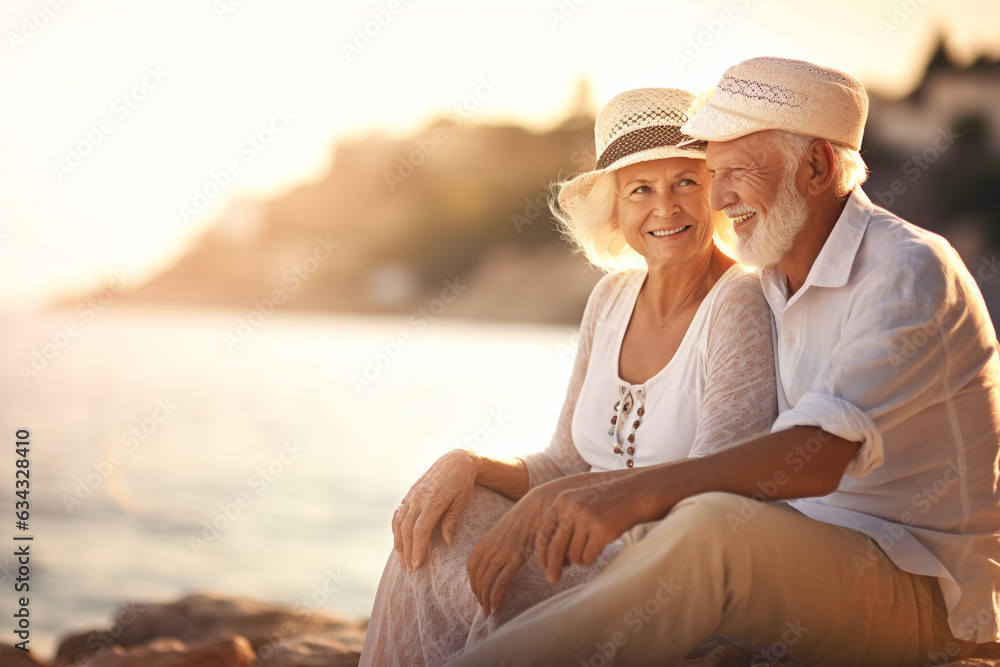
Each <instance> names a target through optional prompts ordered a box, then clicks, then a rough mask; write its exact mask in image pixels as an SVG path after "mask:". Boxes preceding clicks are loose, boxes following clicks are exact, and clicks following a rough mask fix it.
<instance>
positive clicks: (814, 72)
mask: <svg viewBox="0 0 1000 667" xmlns="http://www.w3.org/2000/svg"><path fill="white" fill-rule="evenodd" d="M867 110H868V98H867V95H866V94H865V92H864V89H863V88H862V86H861V85H860V84H859V83H858V82H857V81H856V80H855V79H853V78H852V77H850V76H848V75H846V74H844V73H842V72H838V71H836V70H831V69H827V68H824V67H819V66H816V65H812V64H809V63H804V62H800V61H792V60H782V59H776V58H756V59H752V60H748V61H745V62H743V63H740V64H739V65H736V66H735V67H732V68H730V69H729V70H728V71H727V72H726V73H725V74H724V75H723V77H722V80H721V81H720V82H719V85H718V86H717V88H716V90H715V92H714V94H713V96H712V97H711V99H710V100H709V102H708V103H707V104H706V105H705V106H704V107H703V108H702V109H701V110H699V111H698V112H697V113H696V114H695V115H694V116H693V117H692V119H691V120H690V121H689V122H688V123H687V124H686V125H685V126H684V127H683V131H684V132H686V133H687V134H689V135H690V136H692V137H695V138H696V139H701V140H706V141H708V148H707V151H708V166H709V169H710V170H712V171H713V172H714V180H713V184H712V191H711V200H712V206H713V208H716V209H722V210H724V211H725V212H726V213H727V214H728V215H729V217H730V218H731V219H732V222H733V226H734V231H735V232H736V235H737V237H738V247H737V248H736V252H737V254H738V257H739V258H740V259H741V260H742V261H744V262H746V263H748V264H753V265H756V266H758V267H759V268H760V269H761V282H762V286H763V289H764V293H765V296H766V298H767V300H768V301H769V303H770V305H771V308H772V310H773V313H774V322H775V326H776V331H775V345H776V350H775V358H776V362H777V365H778V368H777V372H778V373H777V374H778V382H779V392H778V393H779V396H781V397H782V399H783V403H782V405H781V414H780V416H779V417H778V420H777V421H776V422H775V424H774V427H773V429H772V431H771V433H770V434H767V435H763V436H761V437H758V438H755V439H752V440H750V441H748V442H745V443H742V444H740V445H737V446H735V447H732V448H730V449H728V450H726V451H722V452H718V453H715V454H712V455H709V456H705V457H703V458H694V459H686V460H683V461H679V462H675V463H670V464H664V465H660V466H654V467H650V468H643V469H639V468H636V469H634V470H631V471H628V473H629V474H628V475H627V476H621V475H613V474H611V473H608V474H607V475H608V477H607V480H606V481H605V482H604V483H603V485H602V486H601V487H598V488H599V489H600V493H599V494H597V498H596V502H594V501H593V494H592V492H591V493H590V494H583V493H577V492H567V493H565V494H563V496H561V497H560V498H559V501H558V502H557V506H556V507H555V508H554V509H553V510H552V512H551V513H550V516H549V517H548V519H547V523H546V525H545V526H544V527H543V529H542V530H541V531H540V532H539V535H538V538H537V543H536V550H537V552H538V557H539V559H540V561H541V562H542V565H543V566H544V567H545V568H546V569H547V570H548V572H549V575H550V578H552V579H557V578H558V577H559V573H560V571H561V569H562V567H563V566H564V564H565V562H566V561H568V562H571V563H583V564H588V563H589V562H591V561H592V560H593V558H594V554H596V553H598V552H599V551H600V548H601V547H602V546H603V545H605V544H607V543H608V542H610V541H611V540H614V539H616V538H617V537H619V536H620V535H623V534H625V536H626V538H627V540H626V541H627V542H631V545H630V546H629V547H628V548H627V549H625V550H624V551H623V552H622V553H621V554H620V555H619V556H618V557H617V558H615V560H614V561H612V563H611V564H610V565H609V566H608V567H607V568H606V569H605V570H604V571H603V572H602V573H601V574H600V575H599V576H598V577H596V578H595V579H594V580H592V581H591V582H590V583H588V584H585V585H583V586H580V587H577V588H574V589H571V590H569V591H566V592H564V593H562V594H560V595H557V596H555V597H554V598H552V599H550V600H548V601H547V602H545V603H543V604H541V605H539V606H537V607H535V608H533V609H531V610H529V611H527V612H526V613H524V614H523V615H521V616H519V617H518V618H516V619H514V620H513V621H511V622H510V623H509V624H507V625H506V626H505V627H503V628H501V629H500V630H499V631H497V632H496V633H495V634H494V635H493V636H491V637H490V638H489V639H487V640H486V641H485V642H483V643H481V644H479V645H478V646H477V647H475V648H473V649H472V650H471V651H469V652H467V653H466V654H465V655H464V656H463V657H462V658H461V659H459V660H458V661H456V662H454V663H453V664H455V665H477V666H479V665H501V664H503V665H574V666H576V665H594V666H599V665H610V664H618V665H640V664H641V665H647V664H648V665H653V664H656V665H663V664H671V662H673V661H676V660H679V659H681V658H683V657H684V656H685V655H687V654H688V652H689V651H690V650H691V649H692V648H693V647H694V646H696V645H697V644H698V643H699V641H700V640H702V639H703V638H705V637H707V636H709V635H713V634H719V635H726V636H733V637H740V638H744V639H746V640H748V641H749V642H751V643H752V644H753V645H755V646H756V647H758V650H762V651H765V652H766V653H763V652H762V653H761V656H760V657H761V658H762V659H764V660H766V659H767V658H769V657H770V658H776V657H778V656H782V655H785V654H788V655H791V656H792V657H793V658H795V659H796V660H798V661H800V662H805V663H813V664H824V665H866V666H871V665H925V664H944V663H946V662H950V661H953V660H956V659H960V658H964V657H967V656H968V655H970V654H971V653H972V652H973V651H974V650H975V649H976V646H977V644H978V643H987V642H995V641H997V639H998V637H1000V634H998V633H1000V630H998V612H1000V471H998V452H1000V446H998V439H1000V363H998V357H997V340H996V334H995V332H994V329H993V326H992V324H991V323H990V320H989V317H988V314H987V312H986V308H985V305H984V303H983V300H982V297H981V295H980V293H979V291H978V289H977V287H976V284H975V282H974V281H973V279H972V277H971V276H970V275H969V272H968V271H967V270H966V268H965V267H964V265H963V264H962V262H961V260H960V259H959V257H958V256H957V255H956V254H955V252H954V250H952V248H951V247H950V246H949V245H948V243H947V242H946V241H944V240H943V239H941V238H940V237H938V236H935V235H934V234H931V233H929V232H926V231H924V230H922V229H920V228H918V227H915V226H913V225H911V224H909V223H907V222H905V221H903V220H900V219H899V218H898V217H896V216H894V215H893V214H891V213H889V212H888V211H885V210H883V209H880V208H877V207H875V206H873V205H872V203H871V202H870V201H869V199H868V197H866V196H865V194H864V192H862V190H861V188H860V183H861V182H862V181H863V180H864V178H865V173H866V172H865V168H864V163H863V162H862V161H861V157H860V155H859V154H858V150H859V148H860V146H861V136H862V131H863V128H864V122H865V118H866V116H867ZM602 474H604V473H602ZM625 485H627V486H628V487H629V488H630V489H635V488H636V487H638V488H641V489H643V490H644V493H643V494H638V495H641V496H643V497H644V498H645V499H646V500H645V502H644V503H643V504H642V505H641V506H637V505H635V504H634V503H627V502H624V501H623V500H621V498H635V497H636V495H637V494H634V493H632V494H628V495H626V494H622V493H620V490H621V489H622V488H623V487H624V486H625ZM780 501H789V502H780Z"/></svg>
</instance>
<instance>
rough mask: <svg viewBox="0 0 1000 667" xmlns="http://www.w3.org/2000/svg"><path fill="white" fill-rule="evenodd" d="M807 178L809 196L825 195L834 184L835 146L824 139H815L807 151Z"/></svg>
mask: <svg viewBox="0 0 1000 667" xmlns="http://www.w3.org/2000/svg"><path fill="white" fill-rule="evenodd" d="M806 167H807V169H808V170H807V171H806V178H807V179H808V181H807V187H808V190H809V194H811V195H818V194H821V193H823V192H824V191H825V190H826V189H827V188H829V187H830V184H831V183H833V167H834V159H833V146H831V145H830V142H829V141H826V140H824V139H813V142H812V143H811V144H809V148H808V149H806Z"/></svg>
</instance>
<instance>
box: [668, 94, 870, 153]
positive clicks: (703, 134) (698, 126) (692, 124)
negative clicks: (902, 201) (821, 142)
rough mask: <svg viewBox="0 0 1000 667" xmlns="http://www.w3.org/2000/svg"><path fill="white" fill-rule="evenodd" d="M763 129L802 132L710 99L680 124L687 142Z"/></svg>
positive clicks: (725, 138) (736, 136) (730, 137)
mask: <svg viewBox="0 0 1000 667" xmlns="http://www.w3.org/2000/svg"><path fill="white" fill-rule="evenodd" d="M764 130H787V131H788V132H794V133H796V134H802V130H801V129H798V128H794V127H783V126H782V124H781V123H769V122H766V121H764V120H760V119H757V118H750V117H749V116H745V115H743V114H739V113H736V112H733V111H728V110H726V109H722V108H720V107H717V106H715V105H713V104H712V102H711V101H709V102H708V103H707V104H706V105H705V106H703V107H702V108H701V109H699V110H698V111H697V113H695V114H694V115H693V116H692V117H691V118H690V119H689V120H688V122H686V123H684V125H682V126H681V132H683V133H684V134H686V135H688V136H689V137H692V138H691V139H690V140H689V142H690V141H731V140H733V139H739V138H740V137H745V136H746V135H748V134H753V133H754V132H763V131H764ZM804 136H809V135H804ZM819 138H820V139H825V140H826V141H829V142H831V143H834V144H839V145H841V146H846V147H848V148H852V149H854V150H859V148H860V147H858V146H852V145H851V144H849V143H845V142H844V141H840V140H837V139H832V138H830V137H819ZM685 143H688V142H681V144H680V145H681V146H683V145H684V144H685Z"/></svg>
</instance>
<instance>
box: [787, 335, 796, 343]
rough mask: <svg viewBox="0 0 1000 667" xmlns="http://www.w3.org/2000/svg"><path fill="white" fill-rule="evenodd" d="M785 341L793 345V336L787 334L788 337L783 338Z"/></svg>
mask: <svg viewBox="0 0 1000 667" xmlns="http://www.w3.org/2000/svg"><path fill="white" fill-rule="evenodd" d="M785 342H786V343H788V344H789V345H795V336H789V337H788V338H786V339H785Z"/></svg>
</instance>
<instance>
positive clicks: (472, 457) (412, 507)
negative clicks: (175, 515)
mask: <svg viewBox="0 0 1000 667" xmlns="http://www.w3.org/2000/svg"><path fill="white" fill-rule="evenodd" d="M479 468H480V464H479V457H478V456H477V455H476V454H475V452H472V451H469V450H465V449H455V450H452V451H450V452H448V453H447V454H445V455H444V456H442V457H441V458H439V459H438V460H437V461H435V462H434V465H432V466H431V467H430V468H429V469H428V470H427V472H425V473H424V474H423V475H422V476H421V477H420V479H418V480H417V481H416V483H414V485H413V486H411V487H410V490H409V492H407V494H406V497H405V498H403V502H402V503H400V505H399V507H397V508H396V512H395V513H394V514H393V515H392V537H393V542H394V546H395V549H396V551H398V552H399V553H400V554H401V556H402V559H403V565H404V566H405V567H406V569H407V570H410V571H411V572H412V571H413V570H417V569H419V568H420V566H421V565H423V564H424V560H426V558H427V551H428V549H429V548H430V543H431V534H432V533H433V531H434V529H435V528H437V527H438V526H439V525H440V527H441V536H442V537H443V538H444V541H445V542H447V543H448V544H449V545H451V540H452V538H453V537H454V535H455V530H456V528H457V527H458V520H459V518H460V517H461V516H462V511H463V510H464V509H465V506H466V505H468V504H469V498H470V497H471V496H472V489H473V487H475V484H476V475H477V474H478V472H479Z"/></svg>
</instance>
